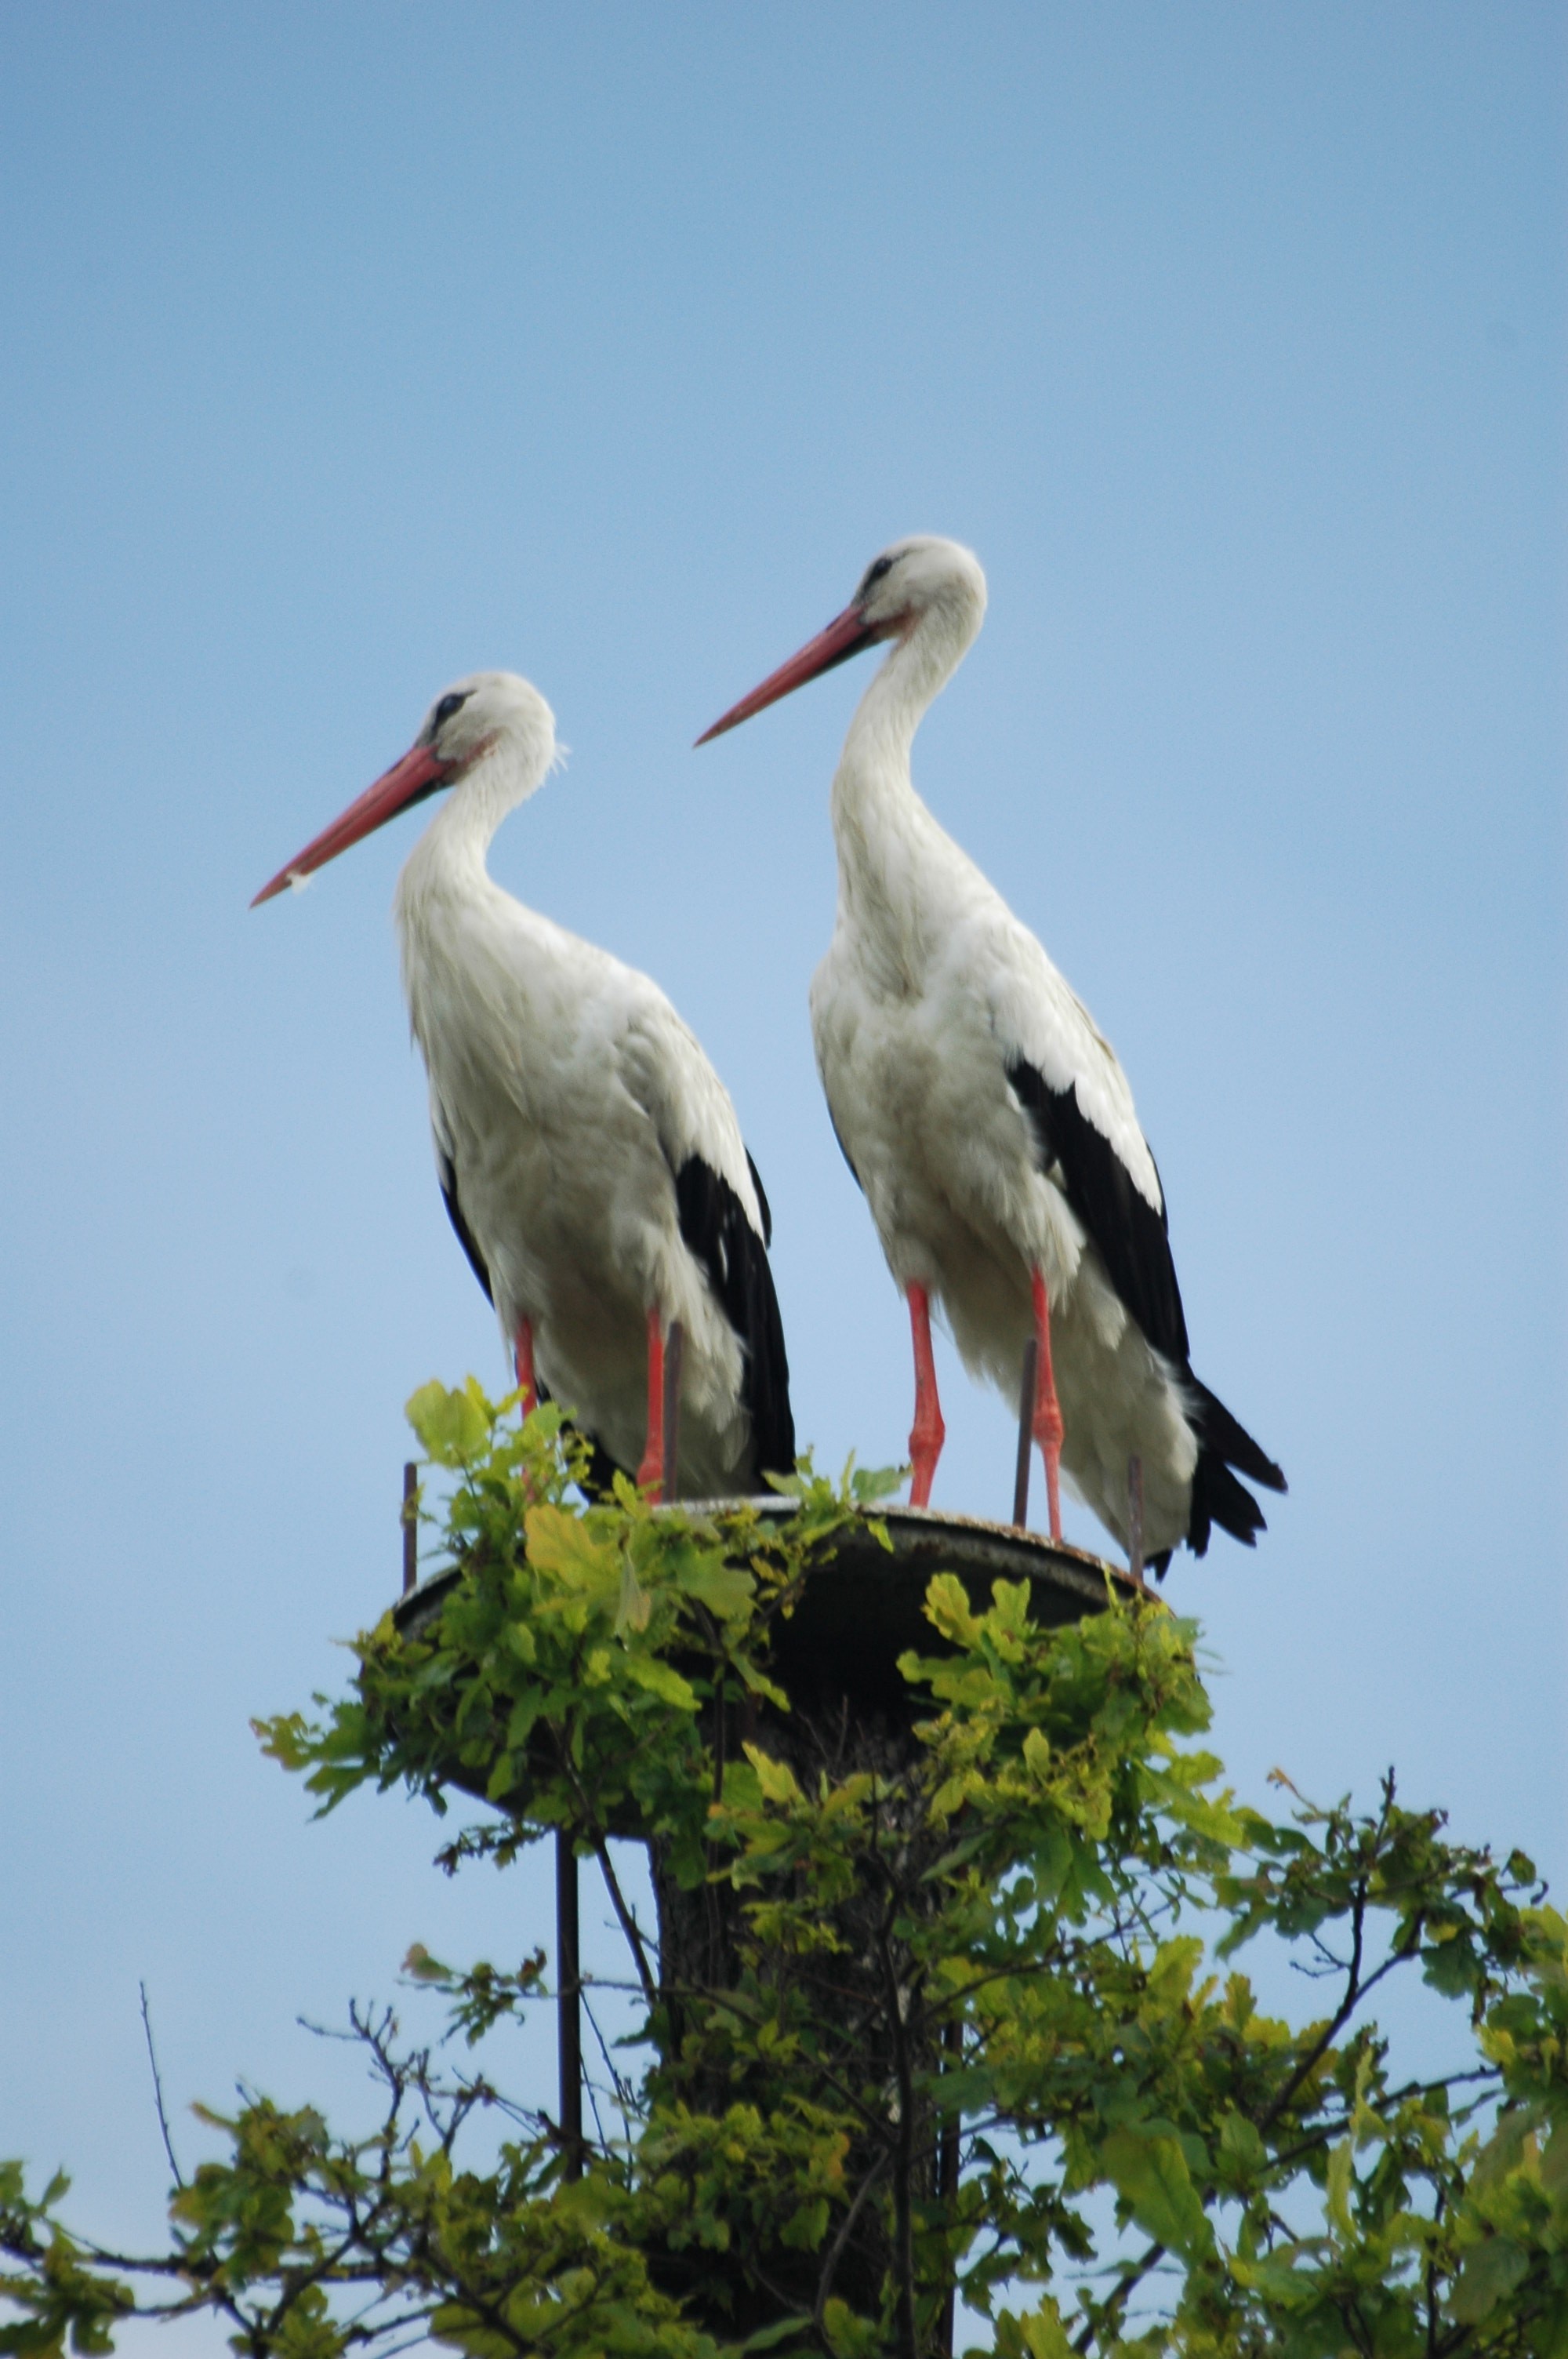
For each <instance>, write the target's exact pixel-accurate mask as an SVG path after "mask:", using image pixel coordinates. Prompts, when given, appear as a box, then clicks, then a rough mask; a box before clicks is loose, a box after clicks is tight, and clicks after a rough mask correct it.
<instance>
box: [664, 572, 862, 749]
mask: <svg viewBox="0 0 1568 2359" xmlns="http://www.w3.org/2000/svg"><path fill="white" fill-rule="evenodd" d="M882 636H884V632H883V630H881V629H879V628H878V627H877V626H876V625H874V624H871V623H868V622H867V621H866V619H865V617H864V615H863V614H861V612H860V608H859V606H846V607H845V609H844V611H843V613H842V614H837V615H835V616H834V618H833V620H832V622H830V623H829V624H828V625H827V629H826V630H825V631H818V632H817V634H816V637H815V638H814V639H807V641H806V645H805V647H802V649H801V651H800V653H799V654H798V655H797V656H791V658H790V659H789V661H788V663H785V664H780V666H779V668H778V669H777V671H771V672H770V673H769V674H768V676H767V678H766V679H765V680H763V682H762V686H761V688H754V689H753V690H752V693H751V695H750V696H743V697H742V698H741V701H740V703H739V704H732V705H731V706H730V710H729V712H727V713H725V715H724V717H723V719H722V720H719V721H716V722H715V723H714V724H713V726H712V728H711V729H705V730H704V731H703V733H702V734H701V736H700V737H699V738H698V739H697V744H698V745H707V743H708V739H709V738H710V737H722V736H723V734H724V732H725V731H726V730H727V729H733V728H734V727H735V725H736V723H738V722H741V721H750V719H751V717H752V713H753V712H762V710H763V709H764V707H766V706H767V705H770V704H776V703H777V702H778V701H779V699H780V697H781V696H787V695H788V694H789V692H790V690H791V689H794V688H804V687H805V686H806V681H807V680H808V679H816V676H817V674H818V673H819V672H825V671H831V670H832V669H833V667H834V665H835V664H841V663H848V662H849V658H850V657H851V656H858V655H859V654H860V649H861V648H862V647H870V646H871V641H872V640H873V639H880V638H881V637H882Z"/></svg>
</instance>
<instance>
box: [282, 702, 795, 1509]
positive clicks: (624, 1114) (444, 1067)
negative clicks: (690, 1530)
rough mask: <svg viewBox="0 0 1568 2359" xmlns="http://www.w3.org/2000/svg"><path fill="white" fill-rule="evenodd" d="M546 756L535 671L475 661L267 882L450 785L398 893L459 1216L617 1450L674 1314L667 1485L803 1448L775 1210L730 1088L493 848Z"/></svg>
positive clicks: (560, 1392) (638, 981) (633, 983)
mask: <svg viewBox="0 0 1568 2359" xmlns="http://www.w3.org/2000/svg"><path fill="white" fill-rule="evenodd" d="M555 759H556V740H555V722H554V717H553V715H552V714H551V712H550V709H549V706H548V705H547V704H546V702H545V700H544V699H543V697H542V696H540V695H539V693H538V691H537V690H535V689H534V688H533V687H532V686H531V685H530V684H529V683H528V682H527V681H526V680H524V679H519V678H518V677H517V676H516V675H515V674H514V673H511V672H480V673H475V674H473V675H472V676H471V677H470V679H466V680H460V681H459V682H458V683H457V684H456V686H455V687H454V688H452V689H450V690H448V691H447V692H446V694H445V695H444V696H443V697H442V698H441V699H440V700H439V701H438V703H437V704H436V705H435V706H434V707H433V708H432V711H431V712H430V715H429V717H428V720H427V723H426V726H425V728H424V729H423V731H422V732H421V734H420V735H419V737H418V739H417V740H416V744H415V745H414V746H413V747H412V748H411V749H410V751H409V753H408V754H407V755H406V756H404V757H403V759H402V761H401V762H399V763H396V764H395V765H394V766H393V768H392V769H391V770H389V771H387V772H386V773H385V774H384V777H383V778H382V779H379V780H377V781H376V783H375V785H374V786H373V787H371V788H368V789H367V790H366V792H365V794H364V795H362V796H361V798H360V799H359V800H358V801H357V802H356V803H354V804H353V805H351V807H350V810H348V811H346V812H345V813H344V814H343V815H342V817H341V819H340V820H338V821H335V822H334V823H333V825H332V827H330V828H329V829H328V830H326V831H325V832H324V833H323V834H322V835H321V836H319V837H318V838H317V839H316V841H315V842H314V843H312V844H310V845H308V846H307V848H306V851H305V852H304V853H301V854H300V855H299V858H298V860H297V862H296V863H294V864H292V865H291V867H290V868H288V869H286V870H284V871H282V872H280V874H279V875H278V876H277V877H276V878H274V880H273V882H272V884H271V885H269V886H266V887H265V888H264V892H263V893H262V894H261V895H258V899H262V898H266V897H270V896H271V895H272V894H273V893H275V892H276V891H278V890H281V889H282V887H283V886H285V885H286V884H287V883H288V882H290V881H293V880H296V879H297V878H298V877H299V876H301V875H308V873H309V872H310V871H311V870H312V869H313V868H315V867H318V866H319V865H320V864H322V862H323V861H325V860H328V859H331V858H333V857H334V856H335V855H336V853H338V852H339V851H341V850H342V849H344V848H346V846H347V844H349V843H354V842H357V841H358V840H359V839H360V837H361V836H362V835H363V834H364V833H366V832H369V830H370V829H371V828H373V827H375V826H379V825H381V824H383V823H384V821H385V820H386V819H388V818H390V817H392V816H395V813H396V812H397V811H398V810H405V809H406V808H407V807H408V805H409V803H410V802H411V801H412V800H416V799H420V798H421V797H423V796H424V795H426V794H428V793H431V792H433V791H435V789H436V788H438V787H440V786H449V787H450V793H449V799H447V800H446V801H445V802H444V803H443V804H442V806H441V807H440V809H439V810H438V812H437V815H436V817H435V818H434V820H433V821H431V823H430V825H429V827H428V828H427V830H426V832H425V833H424V835H423V836H422V837H421V838H420V840H419V842H418V843H416V846H415V848H414V850H413V852H412V853H411V854H410V855H409V858H408V860H407V862H406V864H405V866H404V869H403V873H402V875H400V877H399V878H398V883H397V891H396V897H395V904H394V916H395V923H396V928H397V935H398V941H399V946H400V949H401V952H402V962H403V980H404V987H405V990H406V995H407V1000H408V1011H409V1016H410V1019H411V1021H412V1024H413V1029H414V1037H415V1038H416V1040H417V1041H418V1044H419V1048H420V1051H421V1054H422V1055H423V1057H424V1060H425V1065H426V1070H427V1074H428V1077H429V1084H430V1122H431V1129H432V1133H433V1136H434V1141H435V1147H436V1160H437V1169H438V1174H439V1177H440V1180H441V1187H442V1192H443V1193H444V1195H445V1196H446V1199H447V1206H448V1210H449V1212H450V1214H451V1217H452V1222H453V1225H454V1226H455V1227H456V1228H457V1230H458V1233H459V1234H460V1237H461V1239H462V1242H463V1245H464V1247H465V1249H466V1250H467V1252H468V1254H469V1257H470V1261H471V1262H472V1264H473V1266H474V1269H475V1273H476V1275H477V1276H478V1277H479V1278H480V1280H481V1284H483V1285H484V1286H485V1287H486V1288H487V1290H488V1291H489V1292H490V1294H491V1298H492V1301H493V1303H494V1305H495V1310H496V1314H497V1316H498V1318H499V1320H500V1321H501V1329H502V1334H503V1338H504V1340H505V1343H506V1344H507V1347H508V1349H509V1351H512V1350H515V1351H518V1352H519V1353H520V1358H521V1360H522V1361H523V1362H524V1364H528V1365H530V1366H531V1369H532V1370H533V1371H536V1374H537V1377H538V1379H539V1381H540V1382H541V1383H542V1384H543V1385H544V1386H546V1387H547V1388H548V1390H549V1392H550V1393H551V1394H552V1395H553V1397H555V1398H556V1399H557V1401H559V1402H560V1403H561V1405H562V1406H563V1407H564V1408H566V1409H567V1410H568V1412H569V1413H570V1414H571V1415H572V1416H573V1417H574V1418H576V1419H577V1420H578V1421H579V1424H580V1426H581V1427H582V1428H583V1429H584V1430H586V1432H587V1433H588V1434H589V1435H590V1436H591V1437H592V1438H593V1440H596V1441H597V1442H598V1443H599V1444H600V1446H601V1448H602V1449H603V1451H605V1452H606V1453H607V1454H608V1456H609V1457H610V1458H611V1460H613V1461H614V1462H616V1463H617V1464H618V1465H620V1466H622V1468H624V1469H626V1470H627V1471H628V1472H630V1471H631V1470H632V1469H633V1468H635V1467H637V1466H638V1464H639V1460H640V1458H642V1457H643V1443H644V1434H645V1433H647V1434H648V1435H649V1437H650V1441H649V1447H650V1450H651V1449H652V1447H653V1443H652V1439H651V1437H652V1435H653V1433H654V1430H655V1429H654V1417H655V1416H656V1415H658V1414H659V1413H660V1410H661V1387H662V1382H663V1378H662V1373H661V1371H662V1342H661V1340H660V1339H661V1338H662V1336H663V1335H664V1334H665V1333H667V1332H668V1331H669V1329H670V1328H671V1327H672V1325H674V1323H675V1322H676V1321H678V1322H679V1324H680V1327H681V1329H682V1331H683V1350H682V1356H681V1382H680V1403H679V1475H680V1487H681V1489H682V1490H683V1491H685V1492H687V1493H688V1494H690V1493H697V1494H707V1495H714V1494H723V1493H733V1492H735V1491H737V1490H741V1491H744V1490H750V1489H752V1488H755V1487H757V1485H758V1484H759V1481H760V1477H761V1474H762V1471H763V1470H764V1469H765V1468H770V1467H771V1468H774V1469H775V1470H776V1471H779V1472H786V1471H788V1469H789V1468H790V1467H792V1466H793V1464H794V1431H793V1427H792V1425H791V1424H790V1419H789V1408H788V1372H787V1369H786V1367H785V1364H784V1342H783V1335H782V1332H781V1331H780V1328H779V1323H778V1315H777V1304H776V1301H775V1299H774V1296H773V1282H772V1278H771V1276H770V1274H769V1272H768V1267H767V1260H766V1230H767V1225H768V1221H767V1210H766V1206H765V1204H764V1203H763V1202H762V1201H761V1191H760V1187H759V1186H758V1185H757V1184H756V1182H755V1177H754V1173H753V1170H752V1166H751V1163H750V1159H749V1158H748V1156H747V1154H746V1149H745V1147H744V1145H743V1143H742V1140H741V1130H740V1125H739V1124H738V1123H737V1121H736V1118H735V1110H734V1107H733V1106H732V1105H731V1104H730V1099H729V1096H728V1094H727V1093H726V1092H725V1089H724V1086H723V1084H722V1082H720V1081H719V1077H718V1075H717V1074H716V1073H715V1071H713V1068H712V1066H711V1065H710V1064H709V1063H708V1060H707V1058H706V1057H705V1056H704V1055H703V1052H702V1050H701V1049H700V1048H699V1047H698V1045H697V1041H696V1039H695V1038H693V1036H692V1034H691V1033H690V1032H689V1031H688V1030H687V1027H686V1026H685V1025H684V1024H683V1023H682V1022H681V1020H680V1017H679V1016H677V1015H676V1012H675V1009H674V1008H673V1007H672V1006H670V1003H669V1001H668V1000H667V999H666V998H665V995H664V994H663V992H662V991H660V990H659V988H658V986H657V985H656V984H654V983H652V982H651V981H650V980H649V978H648V977H647V976H646V975H644V974H640V973H637V972H636V970H635V969H634V968H632V967H629V966H625V965H623V964H622V962H621V961H620V960H619V959H616V958H613V957H611V955H610V953H609V952H608V951H602V950H600V949H598V948H596V947H595V945H594V944H593V943H591V942H586V941H582V940H579V938H578V936H576V935H575V934H570V933H568V932H567V930H566V929H564V928H563V927H561V926H557V925H555V924H553V923H552V922H551V920H550V919H548V918H544V917H541V916H539V915H538V914H537V913H536V912H535V911H534V910H532V909H527V908H524V907H523V906H522V905H521V904H520V903H519V902H517V901H515V900H514V899H513V898H512V897H511V896H510V895H509V894H507V893H504V892H503V891H502V889H501V887H500V886H498V885H496V884H495V883H494V881H493V880H492V877H491V875H490V874H489V872H488V870H487V868H486V865H485V859H486V854H487V853H488V850H489V847H490V843H491V839H492V836H493V835H494V833H495V831H496V829H497V827H498V826H499V825H500V823H501V821H502V820H503V819H504V818H505V816H506V814H507V812H508V811H510V810H513V809H514V806H515V805H516V804H518V803H519V802H521V801H523V800H524V798H525V797H526V796H528V795H530V794H532V793H533V792H534V791H535V788H537V787H538V786H539V785H540V784H541V782H542V781H543V779H544V778H545V777H546V775H547V773H548V771H549V770H550V768H551V767H552V766H553V764H554V762H555ZM650 1321H652V1322H653V1333H652V1337H651V1336H650ZM753 1408H756V1411H757V1414H756V1415H753ZM759 1427H761V1429H762V1430H757V1429H758V1428H759ZM759 1451H761V1452H762V1456H761V1458H760V1459H759ZM654 1473H655V1479H656V1467H655V1470H654Z"/></svg>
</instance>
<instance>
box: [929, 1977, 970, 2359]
mask: <svg viewBox="0 0 1568 2359" xmlns="http://www.w3.org/2000/svg"><path fill="white" fill-rule="evenodd" d="M942 2049H943V2053H944V2055H946V2058H947V2061H948V2070H949V2071H957V2068H958V2067H959V2066H960V2065H961V2064H962V2063H963V2060H964V2023H963V2017H961V2016H957V2015H955V2016H951V2017H949V2018H948V2020H947V2024H946V2027H945V2029H944V2031H943V2034H942ZM937 2085H938V2087H940V2085H941V2084H940V2082H938V2084H937ZM962 2132H963V2120H962V2117H961V2115H960V2114H957V2112H952V2113H948V2114H944V2116H943V2120H942V2132H941V2137H940V2139H939V2142H938V2144H937V2148H936V2193H937V2195H938V2197H939V2198H940V2200H941V2201H942V2202H944V2203H946V2204H948V2205H951V2203H952V2201H953V2199H954V2197H955V2196H956V2195H957V2192H958V2140H959V2137H960V2136H961V2135H962ZM949 2217H951V2214H950V2213H949ZM957 2299H958V2296H957V2287H956V2286H953V2285H949V2286H948V2288H947V2291H946V2296H945V2297H944V2299H943V2303H942V2324H941V2329H940V2332H939V2333H938V2335H937V2341H936V2348H937V2350H938V2351H939V2352H940V2353H941V2354H942V2359H952V2353H953V2334H954V2330H955V2327H956V2325H957Z"/></svg>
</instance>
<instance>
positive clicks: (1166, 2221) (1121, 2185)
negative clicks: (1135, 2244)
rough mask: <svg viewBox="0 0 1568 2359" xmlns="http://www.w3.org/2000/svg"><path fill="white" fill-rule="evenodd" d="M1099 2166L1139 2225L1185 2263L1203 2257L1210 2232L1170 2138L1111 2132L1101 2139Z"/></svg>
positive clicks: (1184, 2163)
mask: <svg viewBox="0 0 1568 2359" xmlns="http://www.w3.org/2000/svg"><path fill="white" fill-rule="evenodd" d="M1099 2159H1100V2167H1101V2169H1103V2170H1104V2171H1105V2172H1106V2174H1107V2176H1108V2179H1109V2180H1110V2181H1111V2184H1112V2185H1113V2186H1114V2188H1115V2189H1116V2191H1117V2193H1118V2194H1119V2196H1121V2197H1122V2198H1123V2200H1124V2201H1126V2203H1127V2205H1128V2208H1129V2210H1130V2212H1131V2213H1132V2216H1133V2218H1134V2219H1135V2220H1136V2221H1137V2223H1138V2224H1139V2226H1140V2227H1141V2228H1142V2229H1143V2230H1145V2232H1146V2233H1147V2234H1149V2235H1151V2236H1152V2237H1153V2239H1154V2241H1155V2243H1156V2244H1160V2245H1166V2246H1168V2247H1169V2249H1170V2250H1171V2251H1172V2252H1173V2253H1180V2254H1181V2255H1182V2256H1183V2257H1184V2259H1187V2260H1193V2259H1197V2258H1206V2257H1207V2256H1209V2255H1210V2254H1212V2252H1213V2251H1214V2231H1213V2229H1212V2228H1211V2227H1210V2226H1209V2223H1208V2221H1207V2219H1206V2216H1205V2213H1204V2208H1203V2205H1202V2204H1201V2202H1200V2201H1198V2193H1197V2190H1196V2188H1195V2186H1194V2185H1193V2180H1192V2173H1191V2171H1190V2170H1189V2169H1187V2161H1186V2157H1185V2155H1184V2154H1183V2152H1182V2149H1181V2147H1180V2146H1179V2145H1178V2144H1177V2143H1176V2140H1175V2139H1174V2138H1173V2137H1144V2136H1141V2135H1140V2134H1139V2132H1138V2131H1136V2130H1130V2129H1123V2130H1112V2132H1111V2134H1110V2136H1108V2138H1106V2139H1104V2140H1102V2142H1101V2145H1100V2149H1099Z"/></svg>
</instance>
